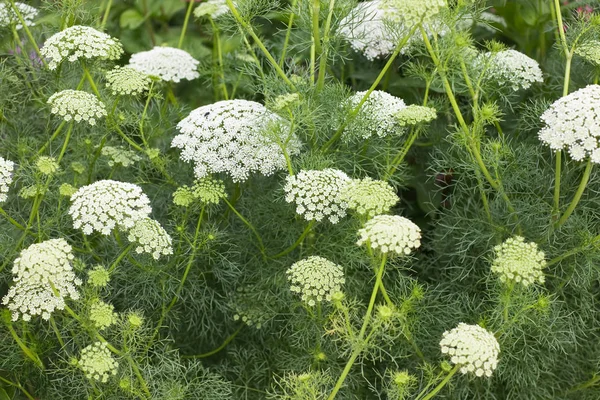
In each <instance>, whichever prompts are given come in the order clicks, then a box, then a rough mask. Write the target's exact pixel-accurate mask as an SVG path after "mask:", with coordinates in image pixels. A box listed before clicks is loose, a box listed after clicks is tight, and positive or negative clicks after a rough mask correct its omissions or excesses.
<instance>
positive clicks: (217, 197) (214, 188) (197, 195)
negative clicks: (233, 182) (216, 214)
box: [191, 176, 227, 204]
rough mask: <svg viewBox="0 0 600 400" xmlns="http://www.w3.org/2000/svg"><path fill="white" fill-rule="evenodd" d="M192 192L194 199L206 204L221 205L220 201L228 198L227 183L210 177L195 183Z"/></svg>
mask: <svg viewBox="0 0 600 400" xmlns="http://www.w3.org/2000/svg"><path fill="white" fill-rule="evenodd" d="M191 191H192V196H193V197H194V199H198V200H200V201H201V202H202V203H204V204H211V203H212V204H219V201H221V199H223V198H225V197H226V196H227V194H226V193H225V182H223V181H222V180H220V179H215V178H211V177H209V176H206V177H204V178H202V179H198V180H197V181H196V182H194V185H193V186H192V187H191Z"/></svg>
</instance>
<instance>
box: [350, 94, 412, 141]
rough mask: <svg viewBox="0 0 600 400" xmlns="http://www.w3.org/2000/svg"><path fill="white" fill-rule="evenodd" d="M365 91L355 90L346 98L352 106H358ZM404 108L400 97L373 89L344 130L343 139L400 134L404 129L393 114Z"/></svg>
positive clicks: (404, 105)
mask: <svg viewBox="0 0 600 400" xmlns="http://www.w3.org/2000/svg"><path fill="white" fill-rule="evenodd" d="M366 93H367V92H366V91H365V92H357V93H355V94H354V95H353V96H352V97H350V99H349V100H348V103H349V105H350V106H351V107H352V108H355V107H356V106H358V104H359V103H360V101H361V100H362V98H363V97H364V96H365V94H366ZM404 108H406V104H405V103H404V101H403V100H402V99H399V98H398V97H394V96H392V95H391V94H389V93H386V92H382V91H380V90H374V91H373V92H372V93H371V94H370V95H369V97H368V98H367V100H366V101H365V102H364V103H363V105H362V107H361V109H360V111H359V112H358V115H357V116H356V118H354V120H353V121H352V122H351V123H350V124H349V125H348V127H347V128H346V130H345V131H344V136H343V137H344V139H345V140H350V139H352V138H363V139H368V138H370V137H371V136H373V135H377V136H379V137H386V136H388V135H401V134H403V133H404V129H403V128H402V127H400V125H399V124H398V122H397V121H396V118H395V115H396V114H398V112H399V111H401V110H402V109H404Z"/></svg>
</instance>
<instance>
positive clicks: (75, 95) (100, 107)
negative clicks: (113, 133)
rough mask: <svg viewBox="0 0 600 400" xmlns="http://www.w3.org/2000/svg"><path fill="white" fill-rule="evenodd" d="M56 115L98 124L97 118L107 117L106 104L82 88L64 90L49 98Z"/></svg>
mask: <svg viewBox="0 0 600 400" xmlns="http://www.w3.org/2000/svg"><path fill="white" fill-rule="evenodd" d="M48 104H50V106H51V107H52V109H51V112H52V114H54V115H58V116H60V117H62V119H63V120H65V121H67V122H68V121H75V122H81V121H85V122H87V123H88V124H90V125H96V119H98V118H102V117H106V108H105V107H104V104H102V102H101V101H100V100H98V98H97V97H96V96H94V95H93V94H90V93H87V92H83V91H81V90H71V89H67V90H63V91H61V92H58V93H54V94H53V95H52V96H50V98H49V99H48Z"/></svg>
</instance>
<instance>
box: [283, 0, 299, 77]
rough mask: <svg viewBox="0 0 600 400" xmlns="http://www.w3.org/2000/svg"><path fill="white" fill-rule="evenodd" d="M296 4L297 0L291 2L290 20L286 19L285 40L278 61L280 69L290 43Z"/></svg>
mask: <svg viewBox="0 0 600 400" xmlns="http://www.w3.org/2000/svg"><path fill="white" fill-rule="evenodd" d="M297 3H298V0H293V1H292V7H291V12H290V18H289V19H288V24H287V29H286V32H285V39H284V41H283V49H282V50H281V58H280V59H279V66H280V67H282V68H283V63H284V61H285V55H286V53H287V48H288V45H289V43H290V36H291V35H292V26H293V25H294V17H295V16H296V14H294V9H295V8H296V4H297Z"/></svg>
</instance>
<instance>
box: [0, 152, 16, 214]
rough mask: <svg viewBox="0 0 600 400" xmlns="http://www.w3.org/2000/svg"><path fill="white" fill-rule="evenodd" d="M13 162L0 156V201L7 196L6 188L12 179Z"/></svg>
mask: <svg viewBox="0 0 600 400" xmlns="http://www.w3.org/2000/svg"><path fill="white" fill-rule="evenodd" d="M14 168H15V163H14V162H12V161H10V160H5V159H4V158H2V157H0V203H3V202H5V201H6V199H7V198H8V195H7V193H8V188H9V186H10V184H11V183H12V181H13V177H12V173H13V169H14Z"/></svg>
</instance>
